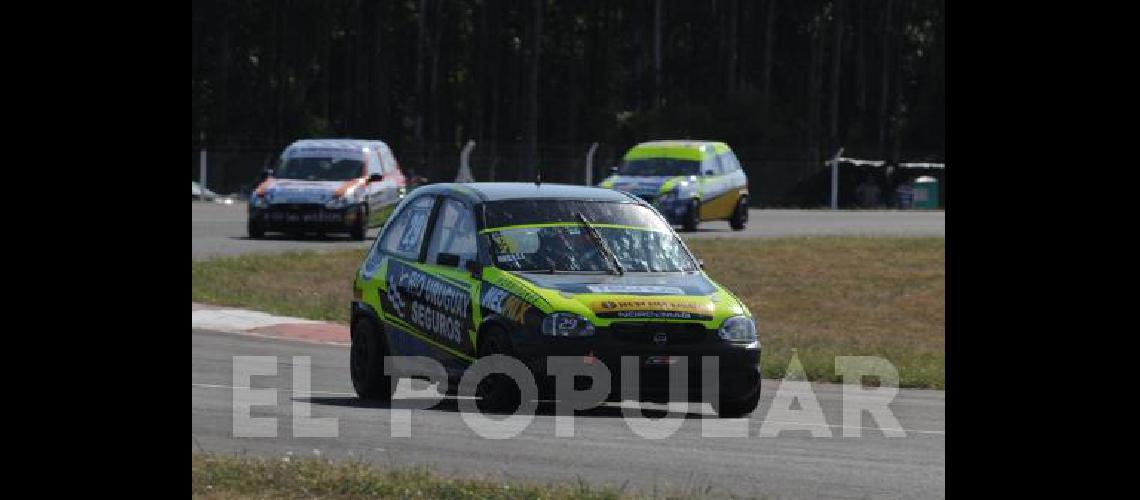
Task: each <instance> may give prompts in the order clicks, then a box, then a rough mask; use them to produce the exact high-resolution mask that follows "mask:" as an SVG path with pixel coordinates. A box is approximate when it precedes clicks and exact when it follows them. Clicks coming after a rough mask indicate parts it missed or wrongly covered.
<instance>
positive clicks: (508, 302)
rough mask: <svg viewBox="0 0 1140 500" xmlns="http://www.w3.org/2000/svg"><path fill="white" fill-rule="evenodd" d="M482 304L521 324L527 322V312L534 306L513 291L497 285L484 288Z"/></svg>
mask: <svg viewBox="0 0 1140 500" xmlns="http://www.w3.org/2000/svg"><path fill="white" fill-rule="evenodd" d="M480 305H482V306H483V308H485V309H488V310H490V311H493V312H495V313H498V314H500V315H502V316H503V317H506V318H508V319H510V320H511V321H514V322H515V323H519V324H522V323H524V322H525V320H526V313H527V312H529V311H530V310H531V308H532V307H533V306H531V305H530V304H529V303H527V302H526V301H525V300H523V299H521V298H519V297H518V296H516V295H514V294H512V293H511V292H508V291H506V290H503V289H502V288H499V287H496V286H487V287H484V288H483V297H482V299H481V300H480Z"/></svg>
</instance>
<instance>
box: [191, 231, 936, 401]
mask: <svg viewBox="0 0 1140 500" xmlns="http://www.w3.org/2000/svg"><path fill="white" fill-rule="evenodd" d="M687 243H688V244H689V246H690V248H691V249H692V250H693V252H694V253H696V254H697V255H698V256H699V257H701V258H703V259H704V261H705V265H706V271H707V272H708V274H709V275H710V276H711V277H712V278H713V279H714V280H716V281H717V282H719V283H720V284H722V285H724V286H725V287H727V288H728V289H729V290H731V291H732V292H733V293H735V294H736V295H737V296H738V297H740V299H741V300H743V301H744V302H745V304H747V305H748V307H749V309H751V311H752V314H753V315H754V316H756V319H757V327H758V329H759V334H760V341H761V342H762V343H763V345H764V351H763V358H762V366H763V368H764V376H765V377H772V378H780V377H783V376H784V374H785V371H786V370H787V368H788V364H789V361H790V360H791V358H792V354H793V352H795V353H796V354H797V356H798V359H799V361H800V363H801V364H802V366H803V368H804V372H805V374H806V375H807V378H808V379H809V380H819V381H829V382H838V381H840V379H839V377H838V376H837V375H836V374H835V366H834V365H835V357H836V356H881V357H884V358H886V359H888V360H890V361H891V363H893V364H894V365H895V367H897V368H898V370H899V381H900V385H901V386H903V387H920V388H934V389H941V388H943V387H945V373H946V356H945V346H946V329H945V313H946V305H945V304H946V299H945V297H946V265H945V262H946V260H945V248H946V240H945V238H882V237H805V238H779V239H744V238H740V239H737V238H731V239H728V238H726V239H702V240H692V241H689V242H687ZM364 253H365V252H364V251H363V250H348V251H337V252H327V253H314V252H291V253H285V254H277V255H246V256H239V257H227V258H220V259H214V260H208V261H199V262H193V263H192V278H193V283H192V286H191V288H192V291H193V300H194V301H197V302H206V303H211V304H219V305H230V306H240V307H250V308H253V309H259V310H263V311H268V312H272V313H274V314H285V315H290V316H301V317H306V318H312V319H319V320H329V321H338V322H347V320H348V304H349V302H350V301H351V300H352V288H351V280H352V276H353V273H354V272H355V271H356V268H357V266H359V265H360V262H361V261H362V260H363V258H364Z"/></svg>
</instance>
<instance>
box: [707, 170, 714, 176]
mask: <svg viewBox="0 0 1140 500" xmlns="http://www.w3.org/2000/svg"><path fill="white" fill-rule="evenodd" d="M705 175H716V172H713V171H712V170H705Z"/></svg>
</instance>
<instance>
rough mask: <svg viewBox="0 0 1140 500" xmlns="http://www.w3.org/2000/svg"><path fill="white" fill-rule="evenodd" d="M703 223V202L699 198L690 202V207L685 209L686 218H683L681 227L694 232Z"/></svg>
mask: <svg viewBox="0 0 1140 500" xmlns="http://www.w3.org/2000/svg"><path fill="white" fill-rule="evenodd" d="M700 224H701V204H700V202H699V201H697V200H692V201H690V202H689V209H688V210H686V211H685V218H684V219H682V220H681V229H683V230H685V231H688V232H692V231H696V230H697V226H699V225H700Z"/></svg>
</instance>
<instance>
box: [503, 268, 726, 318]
mask: <svg viewBox="0 0 1140 500" xmlns="http://www.w3.org/2000/svg"><path fill="white" fill-rule="evenodd" d="M515 276H517V277H519V278H521V279H522V280H523V281H525V282H527V283H528V284H529V285H532V287H533V288H535V289H536V290H535V291H538V292H545V293H542V294H543V295H544V296H546V297H547V298H548V300H549V301H550V303H551V304H552V305H553V306H554V308H555V309H558V310H565V311H576V312H579V313H582V314H583V315H585V316H587V317H590V318H591V319H594V320H600V321H601V323H602V324H605V323H607V322H609V321H614V320H646V319H655V320H698V321H718V322H719V321H721V320H723V318H724V317H727V316H729V315H732V314H747V312H746V310H745V309H743V307H742V305H741V304H740V303H739V302H738V301H737V300H736V298H735V297H733V296H732V295H731V294H729V293H727V292H725V291H724V290H723V289H722V288H721V287H720V286H718V285H717V284H716V283H713V282H712V280H710V279H708V278H707V277H706V276H705V275H704V273H646V274H641V273H628V274H626V275H624V276H617V275H580V274H578V275H574V274H536V273H517V274H515Z"/></svg>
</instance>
